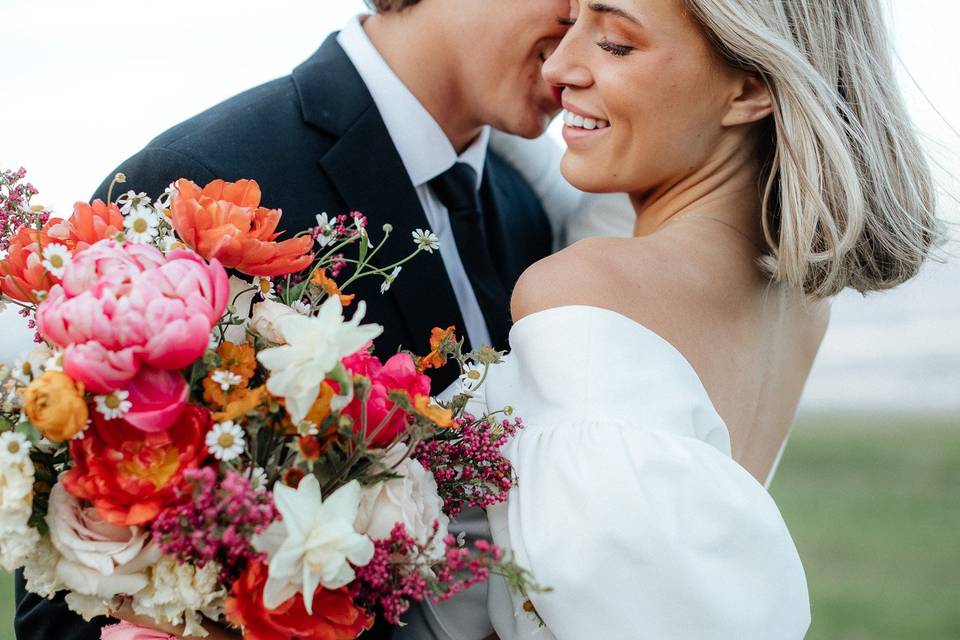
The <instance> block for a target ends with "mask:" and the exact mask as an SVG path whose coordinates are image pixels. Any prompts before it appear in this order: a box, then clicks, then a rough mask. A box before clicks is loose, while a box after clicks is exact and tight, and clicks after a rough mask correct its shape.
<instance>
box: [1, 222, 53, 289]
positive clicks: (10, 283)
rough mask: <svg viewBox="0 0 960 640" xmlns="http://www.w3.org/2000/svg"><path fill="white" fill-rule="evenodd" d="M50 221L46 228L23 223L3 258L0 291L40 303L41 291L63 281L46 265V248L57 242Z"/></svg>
mask: <svg viewBox="0 0 960 640" xmlns="http://www.w3.org/2000/svg"><path fill="white" fill-rule="evenodd" d="M49 227H50V223H47V224H46V225H44V227H43V228H42V229H37V228H35V227H21V228H20V230H19V231H17V234H16V235H15V236H13V238H11V239H10V248H9V249H8V250H7V256H6V257H5V258H4V259H3V260H0V293H3V294H4V295H7V296H9V297H11V298H13V299H14V300H19V301H20V302H26V303H27V304H37V302H38V300H37V295H36V292H37V291H49V290H50V287H52V286H53V285H54V284H55V283H57V282H59V280H57V279H56V278H54V277H53V276H52V275H50V274H49V273H48V272H47V270H46V269H45V268H44V266H43V249H44V247H46V246H47V245H49V244H51V243H53V242H56V240H55V239H53V238H51V237H50V235H49V234H48V233H47V231H48V229H49Z"/></svg>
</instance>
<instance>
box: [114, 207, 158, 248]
mask: <svg viewBox="0 0 960 640" xmlns="http://www.w3.org/2000/svg"><path fill="white" fill-rule="evenodd" d="M123 226H124V228H126V230H127V232H126V235H127V240H129V241H130V242H137V243H140V244H147V243H149V242H153V239H154V238H156V237H157V234H158V233H159V232H158V231H157V227H159V226H160V217H159V216H158V215H157V214H156V212H154V210H153V209H151V208H150V207H148V206H145V205H143V206H139V207H135V208H133V209H131V210H130V213H128V214H127V215H126V216H125V217H124V218H123Z"/></svg>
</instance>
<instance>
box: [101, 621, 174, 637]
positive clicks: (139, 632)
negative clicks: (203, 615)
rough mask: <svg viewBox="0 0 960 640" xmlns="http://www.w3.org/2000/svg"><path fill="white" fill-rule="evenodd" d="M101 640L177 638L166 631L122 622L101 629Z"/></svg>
mask: <svg viewBox="0 0 960 640" xmlns="http://www.w3.org/2000/svg"><path fill="white" fill-rule="evenodd" d="M100 640H176V638H175V637H174V636H172V635H170V634H169V633H166V632H164V631H157V630H156V629H148V628H147V627H141V626H139V625H135V624H130V623H129V622H121V623H120V624H112V625H110V626H107V627H104V628H103V629H101V630H100Z"/></svg>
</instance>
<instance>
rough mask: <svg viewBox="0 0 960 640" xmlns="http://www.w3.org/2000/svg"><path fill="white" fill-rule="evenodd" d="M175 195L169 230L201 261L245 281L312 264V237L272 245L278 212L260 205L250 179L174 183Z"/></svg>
mask: <svg viewBox="0 0 960 640" xmlns="http://www.w3.org/2000/svg"><path fill="white" fill-rule="evenodd" d="M177 189H178V190H179V193H177V195H175V196H174V197H173V200H172V202H171V204H170V215H171V219H172V221H173V228H174V229H176V231H177V234H178V235H179V236H180V238H181V239H182V240H183V241H184V242H185V243H186V244H187V246H189V247H191V248H192V249H194V250H195V251H196V252H197V253H199V254H200V255H201V256H203V257H204V258H206V259H207V260H211V259H213V258H217V259H218V260H219V261H220V262H221V263H222V264H223V266H224V267H227V268H228V269H236V270H237V271H239V272H241V273H245V274H247V275H250V276H264V277H273V276H282V275H287V274H289V273H296V272H298V271H302V270H303V269H305V268H307V266H308V265H309V264H310V263H311V262H312V261H313V255H312V254H311V253H310V249H311V248H312V247H313V238H311V237H310V236H300V237H298V238H291V239H289V240H284V241H282V242H275V240H276V239H277V238H278V237H279V236H280V234H279V233H276V229H277V224H278V223H279V222H280V215H281V214H280V210H279V209H266V208H263V207H261V206H260V186H259V185H258V184H257V183H256V181H254V180H239V181H237V182H224V181H223V180H214V181H213V182H211V183H210V184H208V185H207V186H205V187H204V188H203V189H201V188H200V187H198V186H197V185H196V184H195V183H193V182H191V181H190V180H184V179H181V180H178V181H177Z"/></svg>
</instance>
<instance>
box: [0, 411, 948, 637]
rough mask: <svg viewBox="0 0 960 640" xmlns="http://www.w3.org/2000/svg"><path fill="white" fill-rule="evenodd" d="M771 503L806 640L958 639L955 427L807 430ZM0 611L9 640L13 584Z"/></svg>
mask: <svg viewBox="0 0 960 640" xmlns="http://www.w3.org/2000/svg"><path fill="white" fill-rule="evenodd" d="M773 495H774V497H775V498H776V500H777V502H778V503H779V505H780V508H781V510H782V511H783V514H784V518H785V519H786V520H787V524H788V525H789V526H790V530H791V531H792V532H793V534H794V538H795V539H796V541H797V545H798V546H799V548H800V555H801V557H802V558H803V561H804V565H805V567H806V569H807V578H808V580H809V583H810V591H811V598H812V600H813V626H812V628H811V629H810V633H809V634H808V635H807V640H957V639H958V638H960V419H953V420H946V419H944V420H930V419H924V420H911V419H907V418H896V417H885V418H881V419H875V420H874V419H866V418H847V417H843V418H825V417H820V418H808V419H805V420H803V421H802V422H801V423H800V424H798V425H797V428H796V430H795V431H794V435H793V437H792V438H791V441H790V444H789V446H788V447H787V453H786V455H785V456H784V459H783V462H782V464H781V466H780V470H779V472H778V474H777V479H776V482H775V483H774V486H773ZM0 605H2V606H0V640H12V639H13V637H14V636H13V630H12V623H11V619H12V614H13V586H12V581H11V579H10V577H9V576H4V577H3V579H2V580H0ZM51 640H53V639H51ZM677 640H680V639H677Z"/></svg>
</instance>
